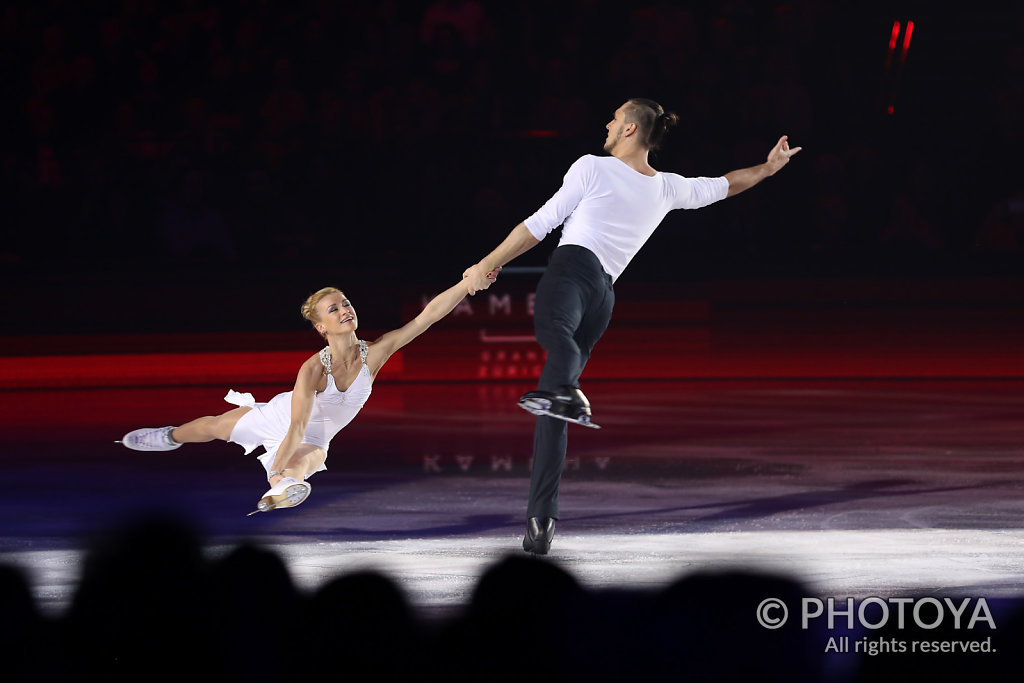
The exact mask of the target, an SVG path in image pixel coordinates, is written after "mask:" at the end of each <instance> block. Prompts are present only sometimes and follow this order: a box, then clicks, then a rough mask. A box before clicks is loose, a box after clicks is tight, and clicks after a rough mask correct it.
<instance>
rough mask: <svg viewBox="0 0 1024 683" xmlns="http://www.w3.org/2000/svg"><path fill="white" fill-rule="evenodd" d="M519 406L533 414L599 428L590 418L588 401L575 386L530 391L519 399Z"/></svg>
mask: <svg viewBox="0 0 1024 683" xmlns="http://www.w3.org/2000/svg"><path fill="white" fill-rule="evenodd" d="M519 407H520V408H522V409H523V410H525V411H526V412H528V413H533V414H534V415H545V416H547V417H554V418H557V419H559V420H565V421H566V422H574V423H576V424H578V425H583V426H584V427H590V428H592V429H600V428H601V427H600V426H599V425H596V424H594V423H593V422H592V421H591V418H590V401H588V400H587V397H586V396H584V395H583V392H582V391H580V390H579V389H578V388H576V387H566V388H565V389H564V391H562V392H558V393H554V392H551V391H530V392H527V393H525V394H523V396H522V398H520V399H519Z"/></svg>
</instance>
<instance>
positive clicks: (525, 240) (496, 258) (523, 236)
mask: <svg viewBox="0 0 1024 683" xmlns="http://www.w3.org/2000/svg"><path fill="white" fill-rule="evenodd" d="M538 244H540V240H538V239H537V238H536V237H534V236H533V235H532V234H530V231H529V230H528V229H527V228H526V223H520V224H519V225H517V226H516V227H515V228H513V229H512V232H510V233H509V234H508V237H506V238H505V239H504V241H503V242H502V243H501V244H499V245H498V247H497V248H496V249H495V250H494V251H492V252H491V253H490V254H488V255H487V256H485V257H483V259H481V261H480V263H477V264H475V265H472V266H470V267H469V268H466V270H465V272H464V273H462V277H463V278H468V279H469V282H468V283H467V284H468V286H469V293H470V294H476V293H477V292H479V291H481V290H484V289H487V288H488V287H490V286H491V283H492V282H493V280H490V279H488V277H487V274H488V273H497V271H498V270H499V269H500V268H501V266H503V265H505V264H506V263H508V262H509V261H511V260H512V259H514V258H515V257H517V256H519V255H520V254H523V253H525V252H527V251H529V250H530V249H532V248H533V247H535V246H537V245H538Z"/></svg>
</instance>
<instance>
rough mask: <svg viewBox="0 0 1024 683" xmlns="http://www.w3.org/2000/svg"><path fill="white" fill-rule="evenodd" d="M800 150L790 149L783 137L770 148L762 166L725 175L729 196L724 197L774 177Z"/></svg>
mask: <svg viewBox="0 0 1024 683" xmlns="http://www.w3.org/2000/svg"><path fill="white" fill-rule="evenodd" d="M801 149H803V147H793V148H792V149H790V147H789V136H787V135H783V136H782V137H781V138H779V141H778V142H777V143H775V146H774V147H772V151H770V152H768V159H767V160H765V162H764V163H763V164H758V165H757V166H751V167H750V168H741V169H739V170H736V171H730V172H729V173H726V174H725V179H726V180H728V181H729V194H727V195H726V196H727V197H731V196H733V195H734V194H739V193H740V192H743V191H744V190H749V189H750V188H752V187H753V186H754V185H757V184H758V183H759V182H761V181H762V180H764V179H765V178H767V177H768V176H773V175H775V174H776V173H778V172H779V169H781V168H782V167H783V166H785V165H786V164H788V163H789V159H790V157H792V156H793V155H794V154H796V153H797V152H799V151H800V150H801Z"/></svg>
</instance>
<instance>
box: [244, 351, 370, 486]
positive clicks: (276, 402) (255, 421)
mask: <svg viewBox="0 0 1024 683" xmlns="http://www.w3.org/2000/svg"><path fill="white" fill-rule="evenodd" d="M359 344H360V351H361V354H360V355H361V359H362V362H363V367H362V368H361V369H360V371H359V375H358V376H357V377H356V379H355V381H354V382H352V385H351V386H350V387H349V388H348V389H347V390H345V391H339V390H338V387H337V386H336V385H335V383H334V376H333V375H331V374H330V368H331V365H330V363H331V358H330V351H329V349H328V348H325V349H324V350H323V351H321V352H320V359H321V361H322V362H323V363H324V368H325V371H326V372H327V388H326V389H324V390H323V391H320V392H317V393H316V395H315V397H314V399H313V411H312V413H311V414H310V417H309V424H308V425H307V426H306V433H305V435H303V437H302V443H305V444H311V445H313V446H317V447H319V448H322V449H323V451H324V452H325V453H326V452H327V449H328V447H329V446H330V443H331V439H333V438H334V435H335V434H337V433H338V432H340V431H341V430H342V429H344V428H345V426H346V425H347V424H348V423H349V422H351V421H352V420H353V418H355V416H356V415H358V414H359V410H360V409H361V408H362V407H363V405H365V404H366V400H367V399H368V398H370V393H371V391H372V390H373V379H372V377H371V376H370V368H369V366H368V365H366V342H363V341H360V342H359ZM224 400H225V401H227V402H228V403H232V404H234V405H237V406H248V407H250V408H252V410H250V411H249V412H248V413H246V414H245V415H243V416H242V417H241V418H240V419H239V420H238V422H237V423H235V427H234V429H232V430H231V437H230V438H229V439H228V440H229V441H231V442H233V443H237V444H239V445H240V446H242V448H244V449H245V453H246V455H248V454H249V453H252V452H253V451H254V450H256V449H257V448H258V447H260V446H263V447H264V448H265V449H266V451H267V452H266V453H264V454H262V455H260V456H259V461H260V462H261V463H263V468H264V469H265V470H266V471H267V473H268V475H269V473H270V472H271V470H273V469H274V458H276V457H277V449H278V448H279V447H280V446H281V441H283V440H284V437H285V435H287V434H288V426H289V425H290V424H291V417H292V392H290V391H286V392H284V393H281V394H278V395H277V396H274V397H273V398H272V399H270V400H269V401H268V402H266V403H257V402H256V399H255V398H253V395H252V394H250V393H240V392H237V391H234V390H233V389H232V390H229V391H228V393H227V395H226V396H225V397H224ZM325 469H327V466H326V464H324V465H321V466H320V468H319V469H317V470H316V471H317V472H319V471H321V470H325ZM307 476H308V475H307Z"/></svg>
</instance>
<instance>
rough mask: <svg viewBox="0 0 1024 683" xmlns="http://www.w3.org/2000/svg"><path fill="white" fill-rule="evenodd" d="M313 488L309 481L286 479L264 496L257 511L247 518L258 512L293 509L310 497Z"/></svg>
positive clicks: (257, 506)
mask: <svg viewBox="0 0 1024 683" xmlns="http://www.w3.org/2000/svg"><path fill="white" fill-rule="evenodd" d="M312 488H313V487H311V486H310V485H309V482H308V481H298V480H297V479H294V478H292V477H285V478H284V479H282V480H281V481H279V482H277V485H276V486H274V487H273V488H272V489H270V490H269V491H267V492H266V493H264V494H263V497H262V498H260V502H259V503H258V504H257V505H256V509H255V510H253V511H252V512H250V513H249V514H248V515H246V517H251V516H252V515H255V514H256V513H257V512H270V511H271V510H276V509H277V508H293V507H295V506H296V505H298V504H299V503H301V502H302V501H304V500H306V498H308V497H309V492H310V491H311V490H312Z"/></svg>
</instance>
